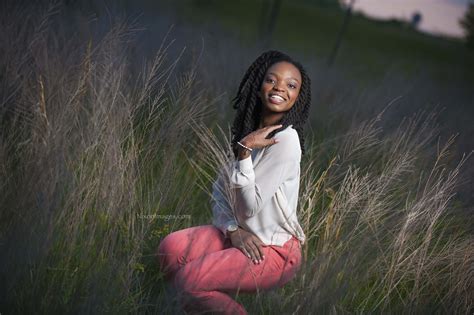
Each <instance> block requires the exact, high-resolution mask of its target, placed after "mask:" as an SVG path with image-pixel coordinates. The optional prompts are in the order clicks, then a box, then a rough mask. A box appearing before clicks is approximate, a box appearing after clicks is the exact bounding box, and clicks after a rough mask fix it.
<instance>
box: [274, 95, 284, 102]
mask: <svg viewBox="0 0 474 315" xmlns="http://www.w3.org/2000/svg"><path fill="white" fill-rule="evenodd" d="M270 98H273V99H276V100H279V101H284V100H285V99H284V98H283V97H281V96H280V95H272V96H270Z"/></svg>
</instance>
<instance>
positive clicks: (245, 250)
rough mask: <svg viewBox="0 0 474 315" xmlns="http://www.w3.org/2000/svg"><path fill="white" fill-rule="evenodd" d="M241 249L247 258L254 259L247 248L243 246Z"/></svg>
mask: <svg viewBox="0 0 474 315" xmlns="http://www.w3.org/2000/svg"><path fill="white" fill-rule="evenodd" d="M239 249H240V251H241V252H242V253H243V254H244V255H245V256H247V257H248V258H252V257H251V256H250V253H249V252H248V250H247V249H246V248H245V246H243V245H242V246H241V247H239Z"/></svg>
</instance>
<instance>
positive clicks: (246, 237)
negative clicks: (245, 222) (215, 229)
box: [230, 227, 265, 264]
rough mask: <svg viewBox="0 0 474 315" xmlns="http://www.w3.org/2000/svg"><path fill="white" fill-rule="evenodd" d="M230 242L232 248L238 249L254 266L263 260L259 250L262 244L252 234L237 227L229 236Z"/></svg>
mask: <svg viewBox="0 0 474 315" xmlns="http://www.w3.org/2000/svg"><path fill="white" fill-rule="evenodd" d="M230 240H231V242H232V245H233V246H234V247H236V248H238V249H240V250H241V251H242V253H244V255H245V256H247V257H248V258H250V259H251V260H252V261H253V262H254V263H255V264H259V263H260V262H261V261H262V260H263V259H264V258H265V256H264V255H263V250H262V248H261V247H262V245H264V244H263V242H262V241H261V240H260V239H259V238H258V237H257V236H256V235H254V234H253V233H251V232H248V231H246V230H244V229H242V228H241V227H239V229H238V230H237V231H235V232H232V233H231V234H230Z"/></svg>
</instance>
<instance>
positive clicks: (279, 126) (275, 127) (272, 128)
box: [268, 124, 283, 131]
mask: <svg viewBox="0 0 474 315" xmlns="http://www.w3.org/2000/svg"><path fill="white" fill-rule="evenodd" d="M282 126H283V125H281V124H280V125H271V126H268V128H270V130H272V131H273V130H275V129H278V128H281V127H282Z"/></svg>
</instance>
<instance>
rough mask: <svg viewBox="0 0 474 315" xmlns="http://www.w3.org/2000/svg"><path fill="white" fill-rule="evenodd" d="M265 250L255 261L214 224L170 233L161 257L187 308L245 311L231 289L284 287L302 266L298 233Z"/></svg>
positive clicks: (162, 245) (190, 310)
mask: <svg viewBox="0 0 474 315" xmlns="http://www.w3.org/2000/svg"><path fill="white" fill-rule="evenodd" d="M262 250H263V254H264V255H265V259H264V260H263V261H262V262H261V263H260V264H254V263H253V262H252V261H251V259H250V258H248V257H247V256H245V255H244V254H243V253H242V252H241V251H240V250H239V249H238V248H235V247H233V246H232V244H231V242H230V240H229V239H226V238H225V237H224V235H223V234H222V232H221V231H220V230H219V229H217V228H216V227H215V226H214V225H201V226H195V227H190V228H187V229H183V230H179V231H176V232H173V233H171V234H169V235H167V236H166V237H165V238H164V239H163V240H162V241H161V243H160V245H159V247H158V253H157V256H158V263H159V265H160V270H161V271H162V272H163V273H164V275H165V276H164V277H165V279H166V280H169V281H170V282H171V283H172V284H173V285H174V286H175V288H176V290H177V292H178V301H179V303H180V305H181V306H182V308H183V310H184V311H185V312H186V313H191V314H197V313H204V312H212V313H220V314H247V312H246V311H245V308H244V307H243V306H242V305H241V304H239V303H237V302H236V301H235V300H234V299H233V298H231V297H230V296H229V294H235V293H238V292H243V293H251V292H257V291H259V290H268V289H271V288H276V287H281V286H283V285H284V284H286V283H287V282H288V281H290V280H291V279H292V278H293V277H294V276H295V274H296V272H297V271H298V270H299V268H300V266H301V246H300V242H299V240H298V239H297V238H296V237H294V236H293V237H292V238H291V239H290V240H289V241H287V242H286V243H285V244H284V246H283V247H280V246H276V245H264V246H263V248H262Z"/></svg>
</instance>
